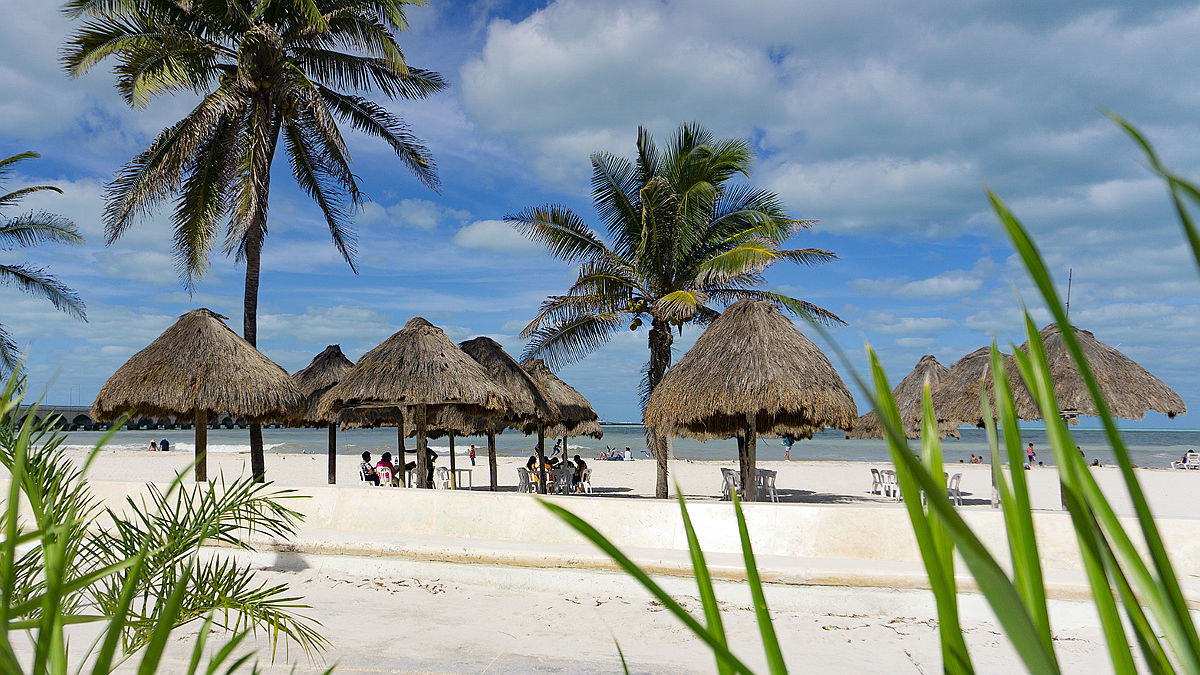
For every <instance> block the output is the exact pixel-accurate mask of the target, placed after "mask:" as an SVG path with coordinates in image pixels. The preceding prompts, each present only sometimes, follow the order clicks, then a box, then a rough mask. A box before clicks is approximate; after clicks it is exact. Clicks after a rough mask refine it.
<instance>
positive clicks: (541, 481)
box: [537, 424, 546, 495]
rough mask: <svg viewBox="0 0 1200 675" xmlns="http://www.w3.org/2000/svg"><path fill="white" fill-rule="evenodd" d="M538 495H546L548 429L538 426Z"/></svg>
mask: <svg viewBox="0 0 1200 675" xmlns="http://www.w3.org/2000/svg"><path fill="white" fill-rule="evenodd" d="M537 454H538V494H543V495H544V494H546V427H545V426H544V425H541V424H539V425H538V443H537Z"/></svg>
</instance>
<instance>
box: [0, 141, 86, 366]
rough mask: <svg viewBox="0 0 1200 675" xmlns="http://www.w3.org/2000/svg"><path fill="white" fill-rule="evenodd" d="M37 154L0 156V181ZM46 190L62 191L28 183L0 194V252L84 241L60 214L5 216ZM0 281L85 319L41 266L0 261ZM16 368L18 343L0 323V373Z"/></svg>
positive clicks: (74, 299)
mask: <svg viewBox="0 0 1200 675" xmlns="http://www.w3.org/2000/svg"><path fill="white" fill-rule="evenodd" d="M40 156H41V155H39V154H37V153H36V152H22V153H21V154H19V155H13V156H12V157H7V158H5V159H0V183H2V182H3V181H4V180H5V179H6V178H7V177H8V176H9V174H10V173H11V172H12V170H13V167H14V166H16V165H17V164H18V163H19V162H22V161H25V160H27V159H36V158H38V157H40ZM47 190H49V191H51V192H57V193H59V194H62V190H60V189H58V188H56V187H54V186H53V185H31V186H29V187H24V188H20V189H17V190H14V191H13V192H9V193H8V194H0V251H11V250H13V249H14V248H18V247H20V248H28V247H30V246H36V245H38V244H46V243H57V244H81V243H83V237H81V236H79V230H77V229H75V224H74V223H72V222H71V221H70V220H68V219H67V218H64V217H62V216H59V215H55V214H53V213H46V212H45V211H33V212H30V213H26V214H24V215H20V216H13V217H6V216H5V212H6V211H7V210H9V209H10V208H12V207H14V206H16V205H17V203H18V202H20V201H21V200H22V199H24V198H25V197H28V196H29V195H31V194H33V193H35V192H44V191H47ZM0 284H4V285H5V286H15V287H16V288H19V289H20V290H22V291H24V292H25V293H28V294H29V295H34V296H38V297H42V298H45V299H47V300H49V301H50V304H52V305H54V308H55V309H57V310H59V311H61V312H66V313H67V314H70V315H71V316H73V317H75V318H77V319H80V320H81V321H87V311H86V310H85V308H84V306H83V300H82V299H81V298H80V297H79V294H77V293H76V292H75V291H73V290H71V289H70V288H68V287H67V286H66V285H65V284H63V283H62V282H61V281H59V280H58V279H55V278H54V277H52V276H50V274H48V273H47V272H46V269H45V268H44V267H33V266H30V265H28V264H25V265H9V264H4V263H0ZM18 368H20V352H19V351H18V350H17V343H16V342H14V341H13V339H12V336H11V335H9V333H8V331H6V330H4V326H3V325H2V324H0V375H3V374H4V373H6V372H7V373H11V372H13V371H15V370H17V369H18Z"/></svg>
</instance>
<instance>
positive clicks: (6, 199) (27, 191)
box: [0, 185, 62, 209]
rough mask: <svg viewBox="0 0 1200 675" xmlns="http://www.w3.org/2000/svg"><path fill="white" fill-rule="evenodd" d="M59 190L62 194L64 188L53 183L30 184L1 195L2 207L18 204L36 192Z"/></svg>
mask: <svg viewBox="0 0 1200 675" xmlns="http://www.w3.org/2000/svg"><path fill="white" fill-rule="evenodd" d="M47 191H48V192H57V193H58V194H62V190H61V189H59V188H57V187H54V186H53V185H30V186H28V187H23V188H21V189H19V190H14V191H12V192H10V193H8V194H6V195H0V209H4V208H8V207H10V206H16V204H17V202H19V201H21V200H22V199H24V198H25V197H28V196H29V195H31V194H33V193H35V192H47Z"/></svg>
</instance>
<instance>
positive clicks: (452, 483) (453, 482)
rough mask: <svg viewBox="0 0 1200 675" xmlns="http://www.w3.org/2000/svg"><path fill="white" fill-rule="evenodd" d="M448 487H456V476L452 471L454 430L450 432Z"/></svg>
mask: <svg viewBox="0 0 1200 675" xmlns="http://www.w3.org/2000/svg"><path fill="white" fill-rule="evenodd" d="M449 435H450V487H452V488H454V489H455V490H457V489H458V478H457V476H456V474H455V473H454V432H453V431H451V432H450V434H449Z"/></svg>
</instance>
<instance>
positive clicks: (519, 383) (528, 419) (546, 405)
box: [459, 337, 595, 433]
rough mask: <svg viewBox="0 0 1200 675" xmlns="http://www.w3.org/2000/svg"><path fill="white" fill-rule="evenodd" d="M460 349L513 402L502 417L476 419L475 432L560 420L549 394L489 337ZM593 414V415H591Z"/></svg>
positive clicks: (516, 427)
mask: <svg viewBox="0 0 1200 675" xmlns="http://www.w3.org/2000/svg"><path fill="white" fill-rule="evenodd" d="M459 346H460V348H461V349H462V350H463V351H464V352H466V353H467V354H468V355H469V356H470V357H471V358H473V359H475V360H476V361H477V362H478V363H479V365H481V366H483V369H484V370H485V371H487V374H488V375H490V376H491V377H492V379H493V380H495V381H496V382H497V383H498V384H499V385H500V386H502V387H504V389H505V390H507V391H508V393H509V394H510V395H511V396H512V403H511V404H510V405H509V407H508V410H506V411H505V412H504V415H503V416H502V417H493V418H491V419H490V420H486V419H483V420H479V422H480V423H481V424H479V425H478V426H476V427H475V429H476V430H477V431H478V432H481V433H486V432H488V431H491V432H493V433H499V432H501V431H503V430H504V429H520V428H524V427H526V426H527V425H529V424H530V423H536V422H537V421H539V420H541V421H550V420H557V419H559V418H560V416H561V414H562V413H561V412H560V410H559V407H558V405H556V403H555V402H554V401H551V394H550V392H548V391H547V390H546V389H545V388H544V387H543V385H542V384H541V383H540V382H538V381H537V380H535V379H534V377H533V376H532V375H530V373H528V372H526V371H525V369H524V368H522V367H521V364H519V363H517V360H516V359H514V358H513V357H511V356H509V355H508V353H507V352H505V351H504V348H503V347H501V346H500V344H499V343H497V342H496V341H495V340H493V339H491V338H489V337H477V338H475V339H473V340H467V341H466V342H464V343H462V344H461V345H459ZM556 379H557V378H556ZM572 391H574V390H572ZM581 398H582V397H581ZM585 401H586V399H585ZM589 408H590V406H589ZM592 414H593V415H595V413H594V412H593V413H592Z"/></svg>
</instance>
